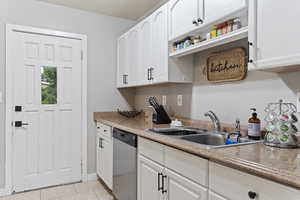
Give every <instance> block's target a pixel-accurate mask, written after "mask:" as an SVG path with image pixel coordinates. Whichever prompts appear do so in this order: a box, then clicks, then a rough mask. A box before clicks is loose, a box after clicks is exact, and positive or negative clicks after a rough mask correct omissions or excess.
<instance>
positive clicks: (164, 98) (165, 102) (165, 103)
mask: <svg viewBox="0 0 300 200" xmlns="http://www.w3.org/2000/svg"><path fill="white" fill-rule="evenodd" d="M162 105H163V106H166V105H167V96H162Z"/></svg>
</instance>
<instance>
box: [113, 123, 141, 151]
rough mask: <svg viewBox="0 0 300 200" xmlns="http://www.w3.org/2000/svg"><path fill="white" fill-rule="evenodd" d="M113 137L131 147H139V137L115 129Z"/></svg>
mask: <svg viewBox="0 0 300 200" xmlns="http://www.w3.org/2000/svg"><path fill="white" fill-rule="evenodd" d="M113 137H114V139H117V140H119V141H121V142H123V143H125V144H127V145H129V146H132V147H135V148H136V147H137V136H136V135H135V134H132V133H129V132H126V131H123V130H120V129H116V128H115V129H114V130H113Z"/></svg>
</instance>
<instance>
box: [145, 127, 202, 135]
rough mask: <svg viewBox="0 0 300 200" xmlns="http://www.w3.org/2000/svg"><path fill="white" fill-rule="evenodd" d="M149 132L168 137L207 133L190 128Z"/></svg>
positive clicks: (159, 129) (157, 129)
mask: <svg viewBox="0 0 300 200" xmlns="http://www.w3.org/2000/svg"><path fill="white" fill-rule="evenodd" d="M149 131H150V132H153V133H158V134H161V135H167V136H186V135H196V134H203V133H205V132H206V130H202V129H190V128H155V129H150V130H149Z"/></svg>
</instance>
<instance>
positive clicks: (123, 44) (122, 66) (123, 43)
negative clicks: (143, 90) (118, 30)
mask: <svg viewBox="0 0 300 200" xmlns="http://www.w3.org/2000/svg"><path fill="white" fill-rule="evenodd" d="M127 46H128V45H127V35H126V34H124V35H123V36H121V37H120V38H119V40H118V69H117V71H118V72H117V87H124V86H125V85H126V84H125V81H126V80H125V76H126V73H127V72H128V70H127V66H128V56H127V53H128V50H127Z"/></svg>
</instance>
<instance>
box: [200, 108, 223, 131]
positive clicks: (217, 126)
mask: <svg viewBox="0 0 300 200" xmlns="http://www.w3.org/2000/svg"><path fill="white" fill-rule="evenodd" d="M204 116H205V117H209V118H210V119H211V121H212V123H213V125H214V129H215V131H221V123H220V120H219V118H218V117H217V115H216V114H215V113H214V112H213V111H208V112H207V113H205V114H204Z"/></svg>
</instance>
